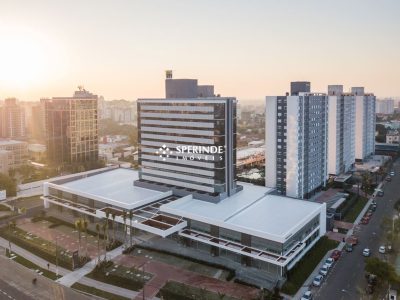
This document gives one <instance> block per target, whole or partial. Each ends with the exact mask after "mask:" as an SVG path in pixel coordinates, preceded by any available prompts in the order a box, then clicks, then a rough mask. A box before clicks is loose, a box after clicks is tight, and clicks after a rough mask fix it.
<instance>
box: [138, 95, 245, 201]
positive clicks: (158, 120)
mask: <svg viewBox="0 0 400 300" xmlns="http://www.w3.org/2000/svg"><path fill="white" fill-rule="evenodd" d="M236 103H237V101H236V99H235V98H230V97H226V98H225V97H215V98H197V99H195V98H191V99H139V100H138V130H139V144H140V149H139V164H140V180H138V181H135V185H137V186H142V187H146V188H154V189H161V190H164V189H165V190H170V189H171V186H174V188H173V190H174V193H176V194H178V195H186V194H194V195H196V197H197V198H198V199H204V200H209V201H213V202H218V201H219V200H221V199H223V198H225V197H228V196H230V195H232V194H234V193H235V192H236V191H237V190H238V189H240V187H239V186H237V185H236Z"/></svg>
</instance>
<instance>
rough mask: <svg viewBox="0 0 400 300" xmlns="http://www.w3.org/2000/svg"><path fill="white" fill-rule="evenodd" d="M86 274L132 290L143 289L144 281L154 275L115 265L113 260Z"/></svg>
mask: <svg viewBox="0 0 400 300" xmlns="http://www.w3.org/2000/svg"><path fill="white" fill-rule="evenodd" d="M86 276H87V277H89V278H93V279H95V280H98V281H101V282H105V283H108V284H112V285H115V286H119V287H122V288H125V289H129V290H132V291H139V290H141V289H142V288H143V285H144V283H145V282H147V281H149V280H150V279H151V277H152V275H151V274H150V273H144V274H143V272H142V270H138V269H135V268H128V267H125V266H121V265H115V264H114V263H113V262H112V261H109V262H107V265H106V266H104V267H102V268H95V269H94V270H93V271H92V272H90V273H89V274H88V275H86Z"/></svg>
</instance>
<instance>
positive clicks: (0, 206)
mask: <svg viewBox="0 0 400 300" xmlns="http://www.w3.org/2000/svg"><path fill="white" fill-rule="evenodd" d="M0 211H10V208H9V207H8V206H5V205H3V204H0Z"/></svg>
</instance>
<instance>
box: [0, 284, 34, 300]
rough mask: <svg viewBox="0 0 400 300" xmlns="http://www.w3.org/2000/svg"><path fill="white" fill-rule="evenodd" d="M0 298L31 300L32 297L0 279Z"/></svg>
mask: <svg viewBox="0 0 400 300" xmlns="http://www.w3.org/2000/svg"><path fill="white" fill-rule="evenodd" d="M0 299H9V300H20V299H21V300H32V299H34V298H32V297H30V296H27V295H25V294H24V293H21V292H20V291H19V290H18V288H16V287H13V286H11V285H9V284H8V283H7V282H5V281H3V280H1V279H0Z"/></svg>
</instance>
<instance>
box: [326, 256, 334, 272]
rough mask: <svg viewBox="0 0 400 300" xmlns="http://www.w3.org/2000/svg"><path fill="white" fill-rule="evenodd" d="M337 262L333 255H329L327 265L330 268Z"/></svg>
mask: <svg viewBox="0 0 400 300" xmlns="http://www.w3.org/2000/svg"><path fill="white" fill-rule="evenodd" d="M334 263H335V260H334V259H333V258H332V257H329V258H327V259H326V260H325V265H326V266H327V267H328V268H329V269H330V268H331V267H332V266H333V264H334Z"/></svg>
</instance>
